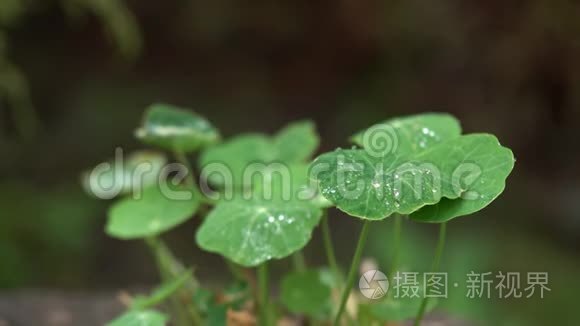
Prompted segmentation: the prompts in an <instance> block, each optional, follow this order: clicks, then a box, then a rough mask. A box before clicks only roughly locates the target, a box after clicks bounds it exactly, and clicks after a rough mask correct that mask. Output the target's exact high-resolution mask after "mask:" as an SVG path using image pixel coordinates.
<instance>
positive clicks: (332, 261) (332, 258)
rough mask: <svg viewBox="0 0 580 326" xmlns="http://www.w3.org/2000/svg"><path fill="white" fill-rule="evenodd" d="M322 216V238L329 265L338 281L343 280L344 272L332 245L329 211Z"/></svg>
mask: <svg viewBox="0 0 580 326" xmlns="http://www.w3.org/2000/svg"><path fill="white" fill-rule="evenodd" d="M323 214H324V215H323V216H322V238H323V241H324V250H325V251H326V258H327V259H328V265H329V266H330V269H331V270H332V273H333V274H334V277H335V280H336V282H338V283H340V282H341V281H342V274H341V273H340V269H339V268H338V264H337V263H336V255H335V254H334V247H333V246H332V237H331V235H330V227H329V226H328V213H327V211H326V210H325V211H324V213H323Z"/></svg>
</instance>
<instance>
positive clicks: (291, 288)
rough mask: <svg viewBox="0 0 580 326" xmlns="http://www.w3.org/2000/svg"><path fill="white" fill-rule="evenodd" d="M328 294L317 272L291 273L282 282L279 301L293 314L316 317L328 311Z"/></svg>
mask: <svg viewBox="0 0 580 326" xmlns="http://www.w3.org/2000/svg"><path fill="white" fill-rule="evenodd" d="M330 292H331V289H330V286H328V284H325V283H324V282H323V281H322V279H321V275H320V273H319V272H318V271H305V272H299V273H292V274H288V275H286V277H284V279H283V280H282V285H281V293H280V300H281V301H282V303H283V304H284V305H285V306H286V307H287V308H288V310H289V311H291V312H293V313H297V314H306V315H310V316H317V315H320V314H321V313H324V311H325V310H326V309H328V307H329V304H330Z"/></svg>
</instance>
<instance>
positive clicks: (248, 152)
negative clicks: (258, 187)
mask: <svg viewBox="0 0 580 326" xmlns="http://www.w3.org/2000/svg"><path fill="white" fill-rule="evenodd" d="M275 155H276V151H275V149H274V147H273V146H272V144H271V141H270V140H269V138H268V137H266V136H264V135H260V134H244V135H240V136H238V137H235V138H233V139H232V140H230V141H227V142H224V143H222V144H219V145H216V146H212V147H209V148H208V149H206V150H205V151H204V152H203V153H202V154H201V156H200V165H201V167H202V169H204V168H206V167H208V165H209V164H219V165H223V166H225V168H226V169H227V170H228V171H229V172H230V173H231V176H232V179H231V180H227V179H223V178H222V175H221V174H211V175H210V181H211V182H212V183H213V184H216V185H222V186H223V185H226V184H228V185H229V183H232V185H233V186H235V187H240V186H241V185H243V174H244V171H245V169H246V168H247V167H248V166H250V165H251V164H253V163H270V162H272V161H274V160H275V158H276V157H275Z"/></svg>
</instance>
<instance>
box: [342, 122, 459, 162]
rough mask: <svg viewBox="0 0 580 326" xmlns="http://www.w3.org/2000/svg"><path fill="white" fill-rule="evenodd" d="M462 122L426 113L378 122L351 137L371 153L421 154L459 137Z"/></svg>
mask: <svg viewBox="0 0 580 326" xmlns="http://www.w3.org/2000/svg"><path fill="white" fill-rule="evenodd" d="M460 135H461V125H460V124H459V121H458V120H457V119H456V118H455V117H453V116H452V115H450V114H446V113H425V114H418V115H412V116H407V117H403V118H394V119H390V120H387V121H385V122H382V123H378V124H376V125H374V126H372V127H370V128H368V129H366V130H363V131H360V132H358V133H356V134H355V135H353V136H352V137H351V141H352V142H353V143H355V144H357V145H359V146H361V147H363V148H365V149H367V150H369V151H381V150H383V151H385V152H386V154H389V153H396V154H405V153H418V152H422V151H424V150H425V149H428V148H430V147H433V146H435V145H437V144H439V143H441V142H444V141H447V140H449V139H453V138H456V137H459V136H460Z"/></svg>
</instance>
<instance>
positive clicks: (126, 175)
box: [82, 151, 167, 199]
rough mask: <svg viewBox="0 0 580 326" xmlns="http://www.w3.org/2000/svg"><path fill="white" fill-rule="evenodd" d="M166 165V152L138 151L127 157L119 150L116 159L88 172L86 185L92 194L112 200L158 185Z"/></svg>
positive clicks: (84, 174)
mask: <svg viewBox="0 0 580 326" xmlns="http://www.w3.org/2000/svg"><path fill="white" fill-rule="evenodd" d="M166 163H167V157H166V156H165V155H164V154H163V153H159V152H155V151H137V152H133V153H131V154H129V155H128V156H127V157H126V158H123V152H122V151H118V154H117V158H116V159H115V160H111V161H109V162H104V163H101V164H99V165H97V166H96V167H95V168H93V169H92V170H90V171H86V172H84V173H83V174H82V184H83V187H84V190H85V191H86V192H87V193H88V194H90V195H92V196H96V197H98V198H101V199H111V198H114V197H116V196H118V195H124V194H128V193H131V192H133V191H135V190H139V189H143V188H146V187H148V186H151V185H154V184H156V183H157V182H158V180H159V177H160V174H161V171H162V169H163V167H164V166H165V164H166Z"/></svg>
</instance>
